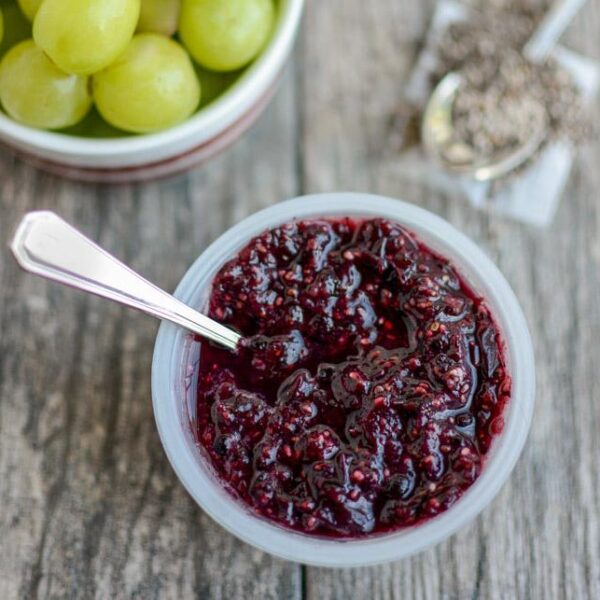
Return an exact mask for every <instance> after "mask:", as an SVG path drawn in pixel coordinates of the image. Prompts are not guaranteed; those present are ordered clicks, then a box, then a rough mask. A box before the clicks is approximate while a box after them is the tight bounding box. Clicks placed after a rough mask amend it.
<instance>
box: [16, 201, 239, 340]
mask: <svg viewBox="0 0 600 600" xmlns="http://www.w3.org/2000/svg"><path fill="white" fill-rule="evenodd" d="M11 250H12V252H13V254H14V256H15V258H16V259H17V262H18V263H19V265H20V266H21V267H22V268H23V269H25V271H29V272H30V273H34V274H35V275H39V276H41V277H45V278H47V279H52V280H54V281H58V282H59V283H62V284H65V285H68V286H71V287H74V288H77V289H80V290H83V291H85V292H89V293H92V294H96V295H97V296H102V297H103V298H107V299H109V300H113V301H115V302H118V303H120V304H125V305H126V306H130V307H132V308H136V309H138V310H141V311H142V312H145V313H147V314H149V315H152V316H153V317H158V318H159V319H163V320H166V321H171V322H173V323H175V324H176V325H180V326H181V327H184V328H186V329H188V330H190V331H192V332H194V333H196V334H198V335H201V336H202V337H204V338H207V339H209V340H212V341H213V342H217V343H218V344H220V345H221V346H224V347H225V348H228V349H229V350H235V349H236V348H237V346H238V344H239V342H240V340H241V336H240V335H239V334H238V333H236V332H235V331H233V330H232V329H229V328H228V327H225V326H224V325H221V324H220V323H217V322H216V321H213V320H212V319H210V318H208V317H207V316H206V315H203V314H201V313H199V312H198V311H196V310H194V309H192V308H190V307H189V306H187V305H186V304H184V303H183V302H180V301H179V300H177V298H175V297H173V296H171V295H170V294H167V292H164V291H163V290H161V289H160V288H158V287H156V286H155V285H153V284H152V283H150V282H149V281H146V280H145V279H144V278H143V277H141V276H140V275H138V274H137V273H135V272H134V271H132V270H131V269H130V268H129V267H127V266H125V265H124V264H123V263H122V262H120V261H119V260H117V259H116V258H115V257H114V256H111V255H110V254H109V253H108V252H106V251H104V250H103V249H102V248H100V247H99V246H98V245H97V244H95V243H94V242H92V241H91V240H90V239H88V238H87V237H85V236H84V235H83V234H82V233H81V232H79V231H77V229H75V228H74V227H71V225H69V224H68V223H66V222H65V221H63V220H62V219H61V218H60V217H58V216H57V215H55V214H54V213H52V212H48V211H39V212H31V213H29V214H27V215H26V216H25V217H24V218H23V220H22V221H21V223H20V224H19V226H18V228H17V231H16V233H15V235H14V238H13V240H12V243H11Z"/></svg>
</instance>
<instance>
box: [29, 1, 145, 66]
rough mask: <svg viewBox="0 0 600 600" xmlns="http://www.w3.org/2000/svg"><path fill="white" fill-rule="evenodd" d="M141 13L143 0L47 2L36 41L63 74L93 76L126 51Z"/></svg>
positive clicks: (37, 26) (36, 28)
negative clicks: (141, 0)
mask: <svg viewBox="0 0 600 600" xmlns="http://www.w3.org/2000/svg"><path fill="white" fill-rule="evenodd" d="M139 14H140V0H44V2H43V4H42V5H41V6H40V9H39V10H38V13H37V15H36V17H35V21H34V22H33V38H34V39H35V41H36V43H37V45H38V46H39V47H40V48H41V49H42V50H44V52H46V54H48V56H49V57H50V58H51V59H52V60H53V61H54V62H55V63H56V64H57V65H58V66H59V67H60V68H61V69H62V70H63V71H66V72H67V73H76V74H78V75H90V74H92V73H96V72H98V71H100V70H102V69H104V68H105V67H107V66H108V65H110V64H111V63H112V62H114V61H115V60H116V59H117V58H118V56H119V55H120V54H121V53H122V52H123V51H124V50H125V48H126V47H127V44H128V43H129V42H130V41H131V37H132V36H133V33H134V31H135V27H136V25H137V21H138V17H139Z"/></svg>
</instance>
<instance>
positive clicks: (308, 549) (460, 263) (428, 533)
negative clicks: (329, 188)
mask: <svg viewBox="0 0 600 600" xmlns="http://www.w3.org/2000/svg"><path fill="white" fill-rule="evenodd" d="M335 215H357V216H382V217H386V218H389V219H392V220H394V221H397V222H399V223H402V224H404V225H406V226H407V228H409V229H410V230H412V231H414V232H415V233H416V234H417V235H418V236H419V238H420V239H422V240H423V241H424V242H425V243H427V244H428V245H430V247H432V248H433V249H435V250H437V251H438V252H440V253H441V254H442V255H444V256H446V257H447V258H449V259H450V260H451V261H452V262H453V263H454V264H455V265H456V266H457V267H458V269H459V271H460V272H461V274H462V275H463V276H464V277H465V278H466V280H467V281H468V282H469V284H470V285H471V286H472V287H473V289H474V290H475V291H477V292H478V293H479V294H481V296H483V297H484V298H485V299H486V300H487V303H488V305H489V307H490V309H491V310H492V313H493V314H494V316H495V318H496V320H497V322H498V325H499V327H500V329H501V331H502V334H503V336H504V340H505V343H506V346H507V347H506V351H507V362H508V367H509V370H510V373H511V375H512V378H513V391H512V399H511V401H510V403H509V405H508V406H507V408H506V413H505V421H506V424H505V428H504V431H503V433H502V434H501V435H500V436H498V438H496V439H495V440H494V443H493V445H492V448H491V450H490V452H489V454H488V456H487V460H486V464H485V466H484V468H483V470H482V473H481V476H480V477H479V479H478V480H477V481H476V482H475V484H474V485H473V486H472V487H470V488H469V489H468V490H467V491H466V492H465V494H464V495H463V496H462V497H461V498H460V500H459V501H458V502H457V503H456V504H455V505H454V506H453V507H451V508H450V509H449V510H448V511H446V512H444V513H442V514H441V515H439V516H437V517H435V518H433V519H431V520H429V521H427V522H425V523H422V524H419V525H416V526H414V527H411V528H407V529H404V530H401V531H399V532H396V533H390V534H384V535H380V536H374V537H371V538H367V539H360V540H350V541H339V540H332V539H324V538H315V537H314V536H312V537H311V536H308V535H304V534H302V533H296V532H293V531H289V530H287V529H285V528H283V527H280V526H278V525H276V524H273V523H271V522H269V521H266V520H265V519H263V518H260V517H258V516H256V515H255V514H254V513H252V512H251V511H250V509H248V508H247V507H246V506H245V505H243V504H242V503H240V502H238V501H237V500H235V499H234V498H233V497H232V496H231V495H230V494H229V493H227V492H226V491H225V490H224V489H223V487H222V486H221V485H220V484H219V482H218V480H217V479H216V477H215V476H214V474H213V471H212V469H211V468H210V466H209V464H208V462H207V461H206V460H205V457H204V455H203V453H202V451H201V450H200V448H199V447H198V445H197V443H196V442H195V440H194V435H193V432H192V428H191V423H193V421H194V414H195V402H196V394H195V392H196V379H195V373H196V364H197V361H198V355H199V345H198V344H192V342H191V337H190V336H189V335H188V334H186V332H184V331H182V330H181V329H178V328H177V327H176V326H174V325H170V324H167V323H163V324H162V325H161V328H160V331H159V333H158V338H157V340H156V347H155V352H154V361H153V365H152V394H153V404H154V414H155V417H156V423H157V425H158V430H159V433H160V437H161V440H162V443H163V445H164V448H165V450H166V452H167V455H168V457H169V460H170V461H171V464H172V465H173V468H174V469H175V471H176V472H177V475H178V476H179V478H180V479H181V481H182V483H183V484H184V485H185V487H186V488H187V490H188V491H189V493H190V494H191V495H192V497H193V498H194V499H195V500H196V502H197V503H198V504H199V505H200V506H201V507H202V508H203V509H204V510H205V511H206V512H207V513H208V514H209V515H210V516H211V517H212V518H213V519H214V520H215V521H217V522H218V523H220V524H221V525H222V526H223V527H225V528H226V529H228V530H229V531H230V532H231V533H233V534H234V535H236V536H238V537H239V538H241V539H242V540H244V541H246V542H248V543H249V544H252V545H253V546H256V547H257V548H260V549H262V550H264V551H266V552H270V553H271V554H274V555H276V556H279V557H282V558H285V559H288V560H292V561H298V562H302V563H306V564H313V565H320V566H327V567H351V566H358V565H369V564H375V563H380V562H386V561H391V560H397V559H400V558H403V557H406V556H409V555H411V554H414V553H416V552H419V551H421V550H424V549H425V548H427V547H429V546H431V545H433V544H436V543H438V542H440V541H442V540H443V539H445V538H446V537H448V536H449V535H450V534H452V533H454V532H455V531H457V530H458V529H461V528H463V527H465V525H466V524H467V523H468V522H469V521H471V520H472V519H474V518H475V517H476V516H477V514H478V513H479V512H480V511H481V510H482V509H483V508H484V507H485V506H486V505H487V504H488V503H489V502H490V501H491V500H492V499H493V497H494V496H495V495H496V494H497V493H498V491H499V490H500V487H501V486H502V485H503V483H504V482H505V481H506V479H507V478H508V476H509V474H510V472H511V471H512V469H513V467H514V465H515V463H516V461H517V458H518V457H519V455H520V453H521V450H522V448H523V444H524V443H525V439H526V437H527V433H528V431H529V427H530V423H531V417H532V412H533V407H534V398H535V373H534V356H533V348H532V344H531V339H530V336H529V332H528V329H527V324H526V322H525V318H524V316H523V313H522V311H521V308H520V307H519V303H518V302H517V299H516V298H515V296H514V294H513V292H512V290H511V288H510V286H509V285H508V283H507V282H506V280H505V279H504V277H503V276H502V274H501V273H500V271H499V270H498V269H497V267H496V266H495V265H494V264H493V263H492V262H491V261H490V259H489V258H487V256H486V255H485V254H484V253H483V252H482V251H481V250H480V249H479V248H478V247H477V246H476V245H475V244H474V243H473V242H472V241H470V240H469V239H468V238H466V237H465V236H464V235H463V234H461V233H460V232H459V231H457V230H456V229H455V228H454V227H452V226H451V225H450V224H449V223H447V222H446V221H444V220H443V219H441V218H440V217H437V216H435V215H433V214H432V213H430V212H428V211H425V210H423V209H421V208H418V207H416V206H414V205H411V204H406V203H404V202H401V201H399V200H392V199H389V198H381V197H379V196H369V195H363V194H321V195H316V196H307V197H303V198H296V199H294V200H290V201H288V202H283V203H280V204H276V205H274V206H272V207H270V208H267V209H265V210H263V211H261V212H259V213H256V214H255V215H253V216H251V217H249V218H247V219H245V220H244V221H242V222H241V223H239V224H238V225H236V226H235V227H233V228H232V229H230V230H229V231H227V232H226V233H225V234H224V235H222V236H221V237H220V238H219V239H217V240H216V241H215V242H214V243H213V244H212V245H211V246H210V247H209V248H208V249H207V250H206V251H205V252H204V253H203V254H202V255H201V256H200V258H198V260H197V261H196V262H195V263H194V264H193V265H192V267H191V268H190V270H189V271H188V272H187V274H186V275H185V277H184V278H183V280H182V281H181V283H180V285H179V287H178V288H177V291H176V292H175V295H176V296H177V297H178V298H180V299H181V300H183V301H184V302H186V303H188V304H190V305H192V306H194V307H203V306H205V305H206V301H207V298H208V295H209V293H210V285H211V281H212V279H213V277H214V276H215V274H216V272H217V271H218V270H219V269H220V267H221V266H222V265H223V264H224V263H225V262H226V261H227V260H229V259H230V258H232V257H233V256H234V255H235V254H236V252H237V251H238V250H239V249H240V248H241V247H242V246H244V245H245V244H246V243H247V242H248V241H249V240H250V239H252V238H253V237H255V236H256V235H258V234H260V233H261V232H263V231H265V230H266V229H269V228H271V227H274V226H277V225H280V224H282V223H284V222H289V221H291V220H292V219H294V218H307V217H316V216H335Z"/></svg>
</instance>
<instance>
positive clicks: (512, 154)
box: [421, 0, 586, 182]
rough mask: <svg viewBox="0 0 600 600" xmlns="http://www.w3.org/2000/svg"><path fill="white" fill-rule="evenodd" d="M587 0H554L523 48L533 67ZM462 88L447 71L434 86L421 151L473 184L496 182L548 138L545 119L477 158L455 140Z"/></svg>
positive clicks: (456, 75) (456, 77) (457, 78)
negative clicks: (518, 140)
mask: <svg viewBox="0 0 600 600" xmlns="http://www.w3.org/2000/svg"><path fill="white" fill-rule="evenodd" d="M585 2H586V0H557V1H556V2H555V3H554V5H553V6H552V8H551V9H550V10H549V11H548V13H547V14H546V16H545V17H544V19H542V22H541V23H540V25H539V26H538V27H537V29H536V31H535V32H534V34H533V35H532V37H531V39H530V40H529V41H528V42H527V44H526V45H525V47H524V48H523V55H524V56H525V58H526V59H527V60H529V61H530V62H531V63H533V64H541V63H543V62H544V61H545V60H546V59H547V58H548V56H549V55H550V53H551V51H552V49H553V48H554V47H555V45H556V43H557V42H558V40H559V39H560V37H561V36H562V34H563V33H564V31H565V30H566V28H567V27H568V26H569V24H570V23H571V21H572V20H573V18H574V17H575V15H576V14H577V13H578V12H579V10H580V9H581V7H582V6H583V5H584V4H585ZM464 85H465V78H464V77H463V76H462V75H461V74H460V73H458V72H450V73H448V74H447V75H446V76H445V77H443V78H442V79H441V81H440V82H439V83H438V84H437V86H436V87H435V89H434V90H433V92H432V94H431V96H430V98H429V100H428V102H427V106H426V107H425V112H424V114H423V120H422V125H421V137H422V141H423V148H424V150H425V152H426V153H427V155H428V156H429V157H430V158H431V159H432V160H433V161H434V162H436V163H437V164H439V165H440V166H441V167H443V168H444V169H446V170H448V171H450V172H454V173H459V174H462V175H467V176H470V177H472V178H473V179H475V180H476V181H480V182H485V181H491V180H494V179H498V178H499V177H502V176H504V175H506V174H508V173H510V172H511V171H514V170H515V169H517V168H518V167H520V166H521V165H523V164H524V163H525V162H527V160H529V159H530V158H531V157H532V156H533V155H534V154H535V153H536V152H537V151H538V149H539V148H540V146H541V145H542V144H543V143H544V141H545V139H546V137H547V123H548V117H547V116H545V117H544V118H542V119H540V120H539V122H536V123H535V125H534V126H533V128H532V131H531V133H530V135H529V136H528V138H527V140H526V141H525V142H523V143H522V144H521V145H518V146H515V147H514V148H510V149H508V150H501V151H499V152H497V153H496V154H494V155H493V156H477V153H476V151H475V149H474V148H472V147H471V146H469V145H468V144H467V143H466V142H462V141H456V138H455V135H454V134H455V127H454V115H453V109H454V102H455V100H456V97H457V96H458V93H459V92H460V90H461V89H462V88H463V87H464Z"/></svg>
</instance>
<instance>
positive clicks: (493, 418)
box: [152, 193, 535, 567]
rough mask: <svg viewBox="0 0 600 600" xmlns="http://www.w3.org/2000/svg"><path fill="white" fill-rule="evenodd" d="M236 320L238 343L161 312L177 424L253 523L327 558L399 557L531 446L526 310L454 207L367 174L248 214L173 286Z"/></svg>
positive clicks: (162, 384)
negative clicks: (395, 190)
mask: <svg viewBox="0 0 600 600" xmlns="http://www.w3.org/2000/svg"><path fill="white" fill-rule="evenodd" d="M176 295H177V297H179V298H180V299H181V300H183V301H184V302H186V303H188V304H190V305H192V306H194V307H196V308H200V309H204V310H206V311H207V313H209V314H210V315H211V316H212V317H213V318H216V319H218V320H220V321H221V322H223V323H225V324H228V325H230V326H232V327H235V328H237V329H238V330H239V331H240V332H241V333H242V334H244V336H245V340H246V341H245V344H244V346H243V347H242V348H240V350H239V352H238V353H236V354H232V353H229V352H227V351H225V350H222V349H219V348H217V347H215V346H211V345H209V344H208V343H206V342H201V341H200V340H197V339H194V337H193V336H191V335H189V334H187V333H185V332H184V331H182V330H180V329H178V328H176V327H175V326H172V325H169V324H167V323H165V324H163V325H161V328H160V331H159V334H158V338H157V341H156V348H155V354H154V362H153V372H152V389H153V402H154V412H155V417H156V421H157V425H158V429H159V432H160V436H161V440H162V442H163V445H164V447H165V450H166V452H167V455H168V457H169V459H170V461H171V464H172V465H173V467H174V469H175V471H176V472H177V474H178V476H179V478H180V479H181V481H182V483H183V484H184V485H185V487H186V488H187V490H188V491H189V492H190V494H191V495H192V497H193V498H194V499H195V500H196V501H197V502H198V504H199V505H200V506H201V507H202V508H203V509H204V510H205V511H206V512H207V513H208V514H209V515H211V516H212V518H213V519H215V520H216V521H217V522H218V523H220V524H221V525H222V526H223V527H225V528H226V529H228V530H229V531H230V532H232V533H233V534H234V535H236V536H238V537H239V538H240V539H242V540H244V541H246V542H248V543H250V544H252V545H254V546H256V547H258V548H260V549H262V550H264V551H266V552H270V553H271V554H274V555H276V556H279V557H282V558H285V559H288V560H292V561H297V562H302V563H306V564H314V565H320V566H328V567H351V566H359V565H368V564H375V563H380V562H385V561H390V560H397V559H400V558H403V557H406V556H409V555H411V554H414V553H416V552H419V551H421V550H423V549H425V548H427V547H429V546H431V545H433V544H436V543H438V542H440V541H442V540H443V539H445V538H446V537H448V536H449V535H451V534H452V533H454V532H456V531H458V530H459V529H461V528H463V527H465V526H466V525H467V524H468V523H469V521H471V520H472V519H474V518H475V516H477V514H479V512H480V511H481V510H483V508H484V507H485V506H486V505H487V504H489V502H491V500H492V499H493V497H494V496H495V495H496V494H497V492H498V491H499V489H500V487H501V486H502V485H503V483H504V482H505V481H506V479H507V478H508V476H509V474H510V472H511V470H512V469H513V467H514V465H515V463H516V461H517V458H518V456H519V455H520V453H521V450H522V448H523V445H524V443H525V439H526V437H527V433H528V430H529V426H530V423H531V417H532V412H533V406H534V399H535V367H534V357H533V349H532V343H531V339H530V336H529V332H528V329H527V324H526V322H525V318H524V316H523V313H522V311H521V309H520V307H519V304H518V302H517V300H516V298H515V296H514V294H513V292H512V290H511V289H510V286H509V285H508V283H507V282H506V280H505V279H504V277H503V276H502V275H501V273H500V272H499V271H498V269H497V268H496V267H495V265H494V264H493V263H492V262H491V261H490V260H489V259H488V258H487V257H486V255H485V254H484V253H483V252H482V251H481V250H480V249H479V248H478V247H477V246H476V245H475V244H474V243H473V242H471V241H470V240H469V239H468V238H466V237H465V236H464V235H462V234H461V233H460V232H458V231H457V230H456V229H455V228H453V227H452V226H451V225H449V224H448V223H447V222H445V221H444V220H443V219H441V218H439V217H437V216H435V215H433V214H431V213H429V212H427V211H425V210H423V209H421V208H418V207H416V206H413V205H410V204H406V203H404V202H401V201H398V200H393V199H388V198H382V197H378V196H370V195H364V194H343V193H342V194H321V195H315V196H307V197H302V198H296V199H294V200H290V201H287V202H283V203H280V204H277V205H275V206H272V207H270V208H267V209H265V210H263V211H261V212H259V213H257V214H255V215H253V216H251V217H249V218H247V219H245V220H244V221H242V222H241V223H240V224H238V225H237V226H235V227H233V228H232V229H230V230H229V231H227V232H226V233H225V234H224V235H222V236H221V237H220V238H219V239H218V240H216V241H215V242H214V243H213V244H212V245H211V246H210V247H209V248H208V249H207V250H206V251H205V252H204V253H203V254H202V255H201V256H200V258H199V259H198V260H197V261H196V262H195V263H194V265H193V266H192V267H191V268H190V270H189V271H188V273H187V274H186V275H185V277H184V278H183V280H182V282H181V283H180V285H179V287H178V288H177V291H176Z"/></svg>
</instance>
